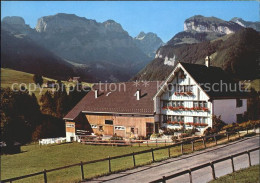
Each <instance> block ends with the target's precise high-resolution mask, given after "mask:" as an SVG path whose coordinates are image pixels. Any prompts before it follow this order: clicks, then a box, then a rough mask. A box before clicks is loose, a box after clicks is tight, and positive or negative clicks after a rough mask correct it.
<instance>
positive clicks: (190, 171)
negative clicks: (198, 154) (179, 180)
mask: <svg viewBox="0 0 260 183" xmlns="http://www.w3.org/2000/svg"><path fill="white" fill-rule="evenodd" d="M189 177H190V183H192V175H191V169H189Z"/></svg>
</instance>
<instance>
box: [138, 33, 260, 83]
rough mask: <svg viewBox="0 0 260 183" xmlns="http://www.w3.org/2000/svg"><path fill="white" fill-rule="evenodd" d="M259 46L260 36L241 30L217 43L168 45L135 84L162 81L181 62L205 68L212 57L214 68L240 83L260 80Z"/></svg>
mask: <svg viewBox="0 0 260 183" xmlns="http://www.w3.org/2000/svg"><path fill="white" fill-rule="evenodd" d="M259 42H260V33H259V32H256V31H255V30H253V29H241V30H240V31H238V32H236V33H233V34H229V35H227V36H224V37H222V38H221V39H220V38H219V39H216V40H214V41H204V42H201V43H196V44H183V45H173V46H172V45H165V46H163V47H161V48H160V49H159V50H158V52H157V58H155V59H154V60H153V61H152V62H151V63H149V64H148V65H147V66H146V67H145V68H144V69H143V70H142V71H140V72H139V73H138V74H137V75H136V77H134V78H133V80H163V79H165V78H166V77H167V75H168V74H169V73H170V72H171V70H172V68H173V66H174V65H175V64H176V63H177V62H178V61H181V62H187V63H196V64H203V63H204V58H205V57H206V56H207V55H211V58H212V65H213V66H218V67H222V68H223V69H224V70H226V71H229V72H230V73H232V74H233V75H234V76H235V77H237V78H238V79H256V78H260V76H259V73H260V69H259V61H260V57H259V52H260V47H259Z"/></svg>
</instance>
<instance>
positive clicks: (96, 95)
mask: <svg viewBox="0 0 260 183" xmlns="http://www.w3.org/2000/svg"><path fill="white" fill-rule="evenodd" d="M95 98H98V90H97V89H95Z"/></svg>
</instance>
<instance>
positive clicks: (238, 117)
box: [237, 114, 243, 122]
mask: <svg viewBox="0 0 260 183" xmlns="http://www.w3.org/2000/svg"><path fill="white" fill-rule="evenodd" d="M242 121H243V115H242V114H237V122H242Z"/></svg>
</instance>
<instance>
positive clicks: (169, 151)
mask: <svg viewBox="0 0 260 183" xmlns="http://www.w3.org/2000/svg"><path fill="white" fill-rule="evenodd" d="M168 155H169V158H170V157H171V150H170V148H169V147H168Z"/></svg>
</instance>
